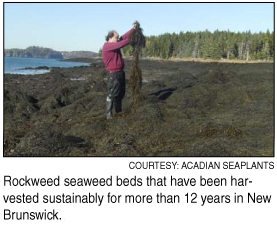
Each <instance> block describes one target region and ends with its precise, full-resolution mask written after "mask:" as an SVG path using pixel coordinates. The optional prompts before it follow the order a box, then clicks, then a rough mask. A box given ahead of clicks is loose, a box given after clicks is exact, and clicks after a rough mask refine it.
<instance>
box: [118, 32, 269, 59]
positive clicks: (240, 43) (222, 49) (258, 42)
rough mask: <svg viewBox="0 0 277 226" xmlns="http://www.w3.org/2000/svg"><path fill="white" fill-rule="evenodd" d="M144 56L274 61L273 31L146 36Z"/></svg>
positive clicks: (126, 52) (127, 49) (126, 51)
mask: <svg viewBox="0 0 277 226" xmlns="http://www.w3.org/2000/svg"><path fill="white" fill-rule="evenodd" d="M131 53H132V47H131V46H126V47H124V48H123V54H124V55H125V56H129V55H131ZM142 56H144V57H160V58H163V59H168V58H171V57H177V58H201V59H237V60H247V61H248V60H249V61H250V60H273V59H274V32H270V31H267V32H263V33H262V32H260V33H251V32H250V31H249V32H242V33H240V32H238V33H235V32H230V31H218V30H217V31H215V32H213V33H212V32H210V31H207V30H206V31H202V32H186V33H184V32H180V33H179V34H176V33H173V34H169V33H166V34H162V35H159V36H150V37H146V48H144V49H143V50H142Z"/></svg>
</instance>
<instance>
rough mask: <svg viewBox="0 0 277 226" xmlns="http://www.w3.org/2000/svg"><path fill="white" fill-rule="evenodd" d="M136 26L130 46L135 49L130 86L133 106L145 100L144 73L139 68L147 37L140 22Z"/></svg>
mask: <svg viewBox="0 0 277 226" xmlns="http://www.w3.org/2000/svg"><path fill="white" fill-rule="evenodd" d="M134 24H137V26H136V28H135V30H134V32H133V33H132V35H131V38H130V39H131V40H130V44H131V46H132V47H133V52H132V55H133V59H132V69H131V76H130V86H131V89H132V94H133V106H135V105H137V104H138V103H139V101H141V100H142V99H143V95H142V93H141V86H142V73H141V68H140V66H139V56H140V54H141V51H142V48H143V47H145V37H144V35H143V33H142V31H143V30H142V28H140V24H139V22H137V21H136V22H135V23H134Z"/></svg>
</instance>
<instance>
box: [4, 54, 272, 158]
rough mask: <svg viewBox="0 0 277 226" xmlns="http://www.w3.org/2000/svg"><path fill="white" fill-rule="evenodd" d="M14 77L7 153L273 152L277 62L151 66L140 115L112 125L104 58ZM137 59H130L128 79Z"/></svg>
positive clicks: (127, 109)
mask: <svg viewBox="0 0 277 226" xmlns="http://www.w3.org/2000/svg"><path fill="white" fill-rule="evenodd" d="M86 62H91V63H92V64H91V66H90V67H76V68H68V69H62V68H61V69H58V68H57V69H52V70H51V72H50V73H48V74H44V75H35V76H33V75H32V76H26V75H9V74H5V75H4V156H273V155H274V153H273V142H274V82H273V81H274V65H273V64H267V63H261V64H228V63H199V62H172V61H151V60H141V61H140V65H141V69H142V74H143V80H144V81H145V82H144V83H143V84H142V94H143V96H144V97H145V98H144V99H143V100H142V101H141V102H140V104H139V106H138V107H137V108H136V111H132V109H131V105H132V94H131V90H130V87H128V81H127V94H126V97H125V99H124V100H123V109H124V112H123V113H121V114H118V115H117V116H116V117H115V118H114V119H113V120H109V121H107V120H106V119H105V97H106V84H105V82H106V81H105V78H104V75H103V72H104V67H103V63H102V60H101V59H97V58H95V59H86ZM130 70H131V62H130V61H128V60H127V61H126V74H127V80H129V77H128V75H130Z"/></svg>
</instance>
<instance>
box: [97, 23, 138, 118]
mask: <svg viewBox="0 0 277 226" xmlns="http://www.w3.org/2000/svg"><path fill="white" fill-rule="evenodd" d="M136 26H137V24H135V25H134V28H132V29H131V30H130V31H128V32H127V33H126V34H124V35H122V37H120V38H119V36H118V33H117V32H116V31H110V32H109V33H108V35H107V36H106V41H107V42H105V44H104V46H103V48H102V56H103V61H104V64H105V67H106V71H107V77H108V82H107V99H106V117H107V119H112V117H113V113H112V111H113V106H114V107H115V112H116V113H119V112H121V111H122V99H123V98H124V96H125V72H124V60H123V58H122V54H121V51H120V49H121V48H122V47H124V46H126V45H128V44H129V43H130V36H131V34H132V32H133V31H134V29H135V28H136Z"/></svg>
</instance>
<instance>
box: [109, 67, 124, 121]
mask: <svg viewBox="0 0 277 226" xmlns="http://www.w3.org/2000/svg"><path fill="white" fill-rule="evenodd" d="M107 77H108V82H107V100H106V103H107V109H106V116H107V118H111V117H112V115H113V113H112V111H113V106H114V107H115V112H116V113H119V112H121V111H122V99H123V97H124V96H125V72H124V71H119V72H112V73H111V72H107Z"/></svg>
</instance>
